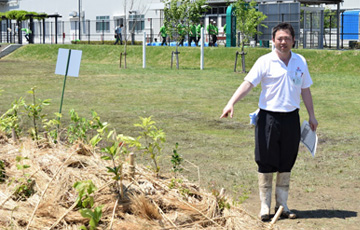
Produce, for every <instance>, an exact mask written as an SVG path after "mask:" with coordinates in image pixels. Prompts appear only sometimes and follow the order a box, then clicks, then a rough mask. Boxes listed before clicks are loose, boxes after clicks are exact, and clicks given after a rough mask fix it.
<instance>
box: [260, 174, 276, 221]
mask: <svg viewBox="0 0 360 230" xmlns="http://www.w3.org/2000/svg"><path fill="white" fill-rule="evenodd" d="M258 178H259V194H260V201H261V209H260V214H259V216H260V219H261V220H262V221H267V220H270V207H271V192H272V180H273V173H258Z"/></svg>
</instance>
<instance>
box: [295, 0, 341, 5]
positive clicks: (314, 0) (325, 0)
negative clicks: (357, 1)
mask: <svg viewBox="0 0 360 230" xmlns="http://www.w3.org/2000/svg"><path fill="white" fill-rule="evenodd" d="M298 1H299V2H300V3H302V4H308V5H320V4H338V3H341V2H344V0H298Z"/></svg>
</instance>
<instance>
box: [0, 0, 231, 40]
mask: <svg viewBox="0 0 360 230" xmlns="http://www.w3.org/2000/svg"><path fill="white" fill-rule="evenodd" d="M163 2H164V1H163V0H103V1H100V2H99V1H91V0H87V1H83V0H0V12H6V11H10V10H25V11H29V12H31V11H33V12H36V13H46V14H48V15H60V16H61V17H59V18H58V19H57V33H55V19H54V18H49V19H46V22H45V23H44V22H41V21H38V20H34V35H35V41H34V42H35V43H42V42H45V43H50V42H51V43H54V42H55V41H57V42H58V43H63V42H64V43H69V42H71V41H72V40H76V39H79V37H80V40H92V41H93V40H98V41H101V40H113V39H114V30H115V28H116V26H118V25H120V24H124V30H123V35H126V36H127V38H128V40H130V39H131V34H132V32H134V34H135V40H141V38H142V34H143V32H144V31H145V32H146V34H147V37H148V39H149V40H151V41H153V40H154V39H155V38H158V33H159V29H160V27H161V26H162V24H163V13H164V11H163V9H164V3H163ZM230 2H232V1H230ZM125 4H126V5H125ZM207 5H208V6H210V8H209V10H208V12H206V14H205V15H204V18H203V20H204V24H205V27H206V26H207V25H208V23H209V21H210V20H213V21H215V22H216V24H217V26H218V28H219V32H220V33H223V26H224V25H225V23H226V8H227V5H228V1H227V0H208V1H207ZM79 15H80V21H81V23H79ZM126 22H127V23H126ZM1 24H2V29H1V31H2V32H3V33H5V31H6V30H7V28H9V25H6V22H5V21H2V23H1ZM10 27H11V29H12V31H14V30H15V27H16V25H15V22H14V21H12V25H10ZM22 27H28V25H27V24H23V25H22ZM79 27H80V31H81V33H80V36H79ZM44 31H45V33H44ZM125 31H126V33H125ZM55 34H57V37H56V36H55ZM5 36H6V35H5ZM3 37H4V36H3ZM14 39H15V38H14ZM44 39H45V40H44ZM158 39H159V38H158ZM0 42H1V40H0Z"/></svg>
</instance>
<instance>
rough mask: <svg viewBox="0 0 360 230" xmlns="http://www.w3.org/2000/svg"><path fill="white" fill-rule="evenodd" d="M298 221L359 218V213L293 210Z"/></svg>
mask: <svg viewBox="0 0 360 230" xmlns="http://www.w3.org/2000/svg"><path fill="white" fill-rule="evenodd" d="M292 211H293V212H294V213H295V214H296V215H297V218H298V219H321V218H328V219H332V218H339V219H346V218H351V217H357V216H358V213H357V212H354V211H347V210H327V209H317V210H305V211H302V210H296V209H294V210H292Z"/></svg>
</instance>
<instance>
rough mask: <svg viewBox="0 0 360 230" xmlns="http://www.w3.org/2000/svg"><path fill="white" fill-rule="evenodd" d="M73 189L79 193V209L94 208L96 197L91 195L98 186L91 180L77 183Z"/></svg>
mask: <svg viewBox="0 0 360 230" xmlns="http://www.w3.org/2000/svg"><path fill="white" fill-rule="evenodd" d="M73 187H74V188H75V189H76V191H77V192H78V193H79V194H78V197H77V199H76V202H77V207H79V208H92V206H93V205H94V197H93V196H92V195H91V194H92V193H94V191H95V190H96V186H95V185H94V183H93V182H92V181H91V180H86V181H77V182H75V183H74V185H73Z"/></svg>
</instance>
